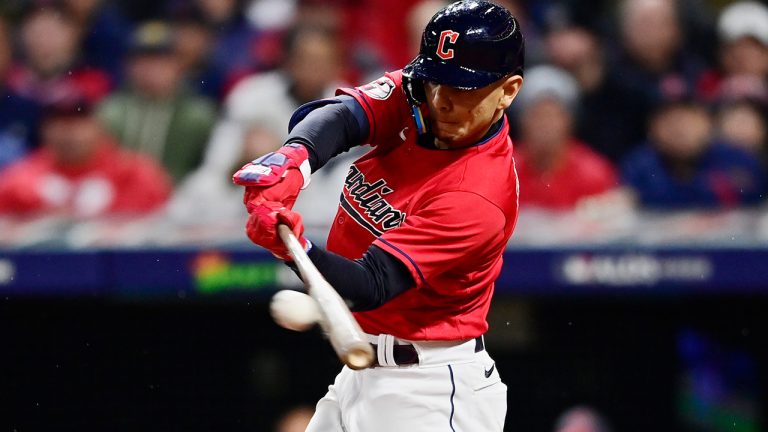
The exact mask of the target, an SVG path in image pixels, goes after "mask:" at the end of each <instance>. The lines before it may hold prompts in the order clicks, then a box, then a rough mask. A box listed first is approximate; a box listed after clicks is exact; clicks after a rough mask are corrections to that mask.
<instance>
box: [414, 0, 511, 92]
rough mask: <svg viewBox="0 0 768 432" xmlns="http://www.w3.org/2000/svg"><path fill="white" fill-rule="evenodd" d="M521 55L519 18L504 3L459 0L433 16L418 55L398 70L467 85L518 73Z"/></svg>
mask: <svg viewBox="0 0 768 432" xmlns="http://www.w3.org/2000/svg"><path fill="white" fill-rule="evenodd" d="M524 57H525V41H524V40H523V35H522V33H521V32H520V24H519V23H518V22H517V19H516V18H515V17H514V16H512V14H511V13H510V12H509V11H508V10H507V9H505V8H503V7H501V6H499V5H496V4H493V3H489V2H487V1H483V0H462V1H458V2H456V3H452V4H450V5H448V6H446V7H444V8H443V9H441V10H440V11H439V12H437V13H436V14H435V15H434V16H433V17H432V19H431V20H430V21H429V23H428V24H427V26H426V28H425V29H424V34H423V35H422V37H421V48H420V50H419V55H418V56H416V58H415V59H413V61H412V62H410V63H409V64H408V65H407V66H406V67H405V68H403V75H404V76H405V77H406V78H408V79H415V80H422V81H432V82H436V83H438V84H444V85H448V86H451V87H456V88H460V89H466V90H471V89H477V88H480V87H485V86H487V85H489V84H491V83H493V82H495V81H497V80H499V79H501V78H503V77H505V76H507V75H510V74H518V75H522V74H523V59H524Z"/></svg>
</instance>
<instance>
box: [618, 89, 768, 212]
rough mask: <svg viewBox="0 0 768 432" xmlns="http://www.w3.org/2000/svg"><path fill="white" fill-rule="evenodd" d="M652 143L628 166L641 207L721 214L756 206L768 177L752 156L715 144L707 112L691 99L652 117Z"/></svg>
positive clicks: (664, 106)
mask: <svg viewBox="0 0 768 432" xmlns="http://www.w3.org/2000/svg"><path fill="white" fill-rule="evenodd" d="M649 129H650V130H649V139H650V141H649V142H648V143H646V144H645V145H644V146H642V147H640V148H638V149H637V150H635V151H634V152H633V153H631V154H630V155H629V156H628V157H627V159H626V160H625V161H624V164H623V167H622V179H623V181H624V183H625V184H626V185H627V186H629V187H630V188H631V189H632V190H633V191H634V193H635V194H636V198H637V200H638V202H639V204H640V205H642V206H645V207H651V208H662V209H664V208H666V209H675V208H716V207H735V206H739V205H746V204H756V203H757V202H759V201H760V200H761V199H762V198H763V197H764V196H765V195H764V194H765V178H766V176H765V171H764V170H763V169H762V168H761V166H760V163H759V162H758V160H757V159H756V158H755V157H753V156H752V155H750V154H748V153H745V152H744V151H742V150H740V149H737V148H735V147H733V146H732V145H728V144H724V143H722V142H720V141H716V140H714V139H713V131H712V129H713V128H712V119H711V118H710V114H709V112H708V111H707V108H706V107H704V106H702V105H701V104H699V103H697V102H693V101H690V100H687V99H677V100H670V101H667V102H665V103H664V104H662V105H661V106H660V108H659V109H658V110H657V111H656V112H655V114H654V115H653V116H652V119H651V123H650V127H649Z"/></svg>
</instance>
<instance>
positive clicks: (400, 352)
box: [371, 336, 485, 367]
mask: <svg viewBox="0 0 768 432" xmlns="http://www.w3.org/2000/svg"><path fill="white" fill-rule="evenodd" d="M371 346H372V347H373V352H374V353H375V352H377V350H378V347H379V346H378V345H377V344H373V343H372V344H371ZM484 349H485V342H483V337H482V336H478V337H476V338H475V352H476V353H477V352H480V351H482V350H484ZM392 357H394V359H395V363H397V365H398V366H406V365H414V364H418V363H419V353H418V352H416V347H414V346H413V345H411V344H406V345H394V346H392ZM376 366H381V365H380V364H379V360H378V358H376V356H374V361H373V367H376Z"/></svg>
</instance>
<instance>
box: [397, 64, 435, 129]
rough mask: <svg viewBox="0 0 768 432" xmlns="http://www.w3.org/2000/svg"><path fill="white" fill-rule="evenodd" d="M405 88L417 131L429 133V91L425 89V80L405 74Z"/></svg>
mask: <svg viewBox="0 0 768 432" xmlns="http://www.w3.org/2000/svg"><path fill="white" fill-rule="evenodd" d="M403 90H404V91H405V97H406V98H407V99H408V104H409V105H410V106H411V115H412V116H413V120H414V122H415V123H416V131H417V132H418V133H419V135H425V134H427V133H429V122H428V121H427V115H428V114H429V109H428V107H427V93H426V91H425V90H424V81H422V80H419V79H414V78H410V77H407V76H405V75H403Z"/></svg>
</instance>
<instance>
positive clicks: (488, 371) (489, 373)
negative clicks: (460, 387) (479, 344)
mask: <svg viewBox="0 0 768 432" xmlns="http://www.w3.org/2000/svg"><path fill="white" fill-rule="evenodd" d="M494 369H496V363H494V364H493V365H492V366H491V368H490V369H488V370H487V371H485V377H486V378H490V377H491V374H492V373H493V370H494Z"/></svg>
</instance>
